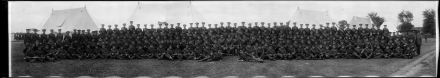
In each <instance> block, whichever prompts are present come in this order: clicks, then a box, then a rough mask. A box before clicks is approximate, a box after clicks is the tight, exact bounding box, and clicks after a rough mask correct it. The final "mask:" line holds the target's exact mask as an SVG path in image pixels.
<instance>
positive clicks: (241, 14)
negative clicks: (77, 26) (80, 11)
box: [9, 1, 438, 32]
mask: <svg viewBox="0 0 440 78" xmlns="http://www.w3.org/2000/svg"><path fill="white" fill-rule="evenodd" d="M166 2H168V1H141V2H140V3H141V4H160V3H166ZM191 3H192V5H193V7H194V8H196V9H197V11H198V13H199V15H201V16H202V18H204V21H205V22H206V23H207V24H218V23H220V22H225V23H226V22H232V23H238V24H239V25H241V23H240V22H242V21H244V22H246V23H254V22H266V23H272V22H287V21H288V20H289V19H291V18H292V16H293V14H294V13H295V11H296V10H297V9H298V8H300V9H306V10H315V11H323V12H328V14H329V16H330V17H331V18H332V20H333V21H336V22H337V21H340V20H347V21H348V22H349V21H350V20H351V19H352V17H353V16H359V17H365V16H367V14H368V13H370V12H377V13H378V15H379V16H381V17H384V18H385V20H386V21H385V24H395V25H396V23H397V21H398V19H397V14H398V13H399V12H401V11H402V10H408V11H410V12H412V13H413V15H414V20H413V21H412V23H413V24H414V25H415V26H416V27H421V26H422V25H423V15H422V11H424V10H426V9H434V10H435V11H436V13H437V12H438V10H437V9H438V8H437V7H438V1H192V2H191ZM137 5H138V1H9V28H10V30H11V31H12V32H25V29H27V28H37V29H40V28H42V26H43V25H44V23H45V21H46V20H47V19H48V17H49V15H50V14H51V12H52V9H53V10H63V9H71V8H80V7H84V6H86V7H87V10H88V12H89V13H90V14H91V16H92V18H94V20H95V22H96V23H97V24H98V25H97V26H99V27H101V26H100V25H101V24H105V25H109V24H110V25H114V24H118V25H121V24H122V23H128V21H130V20H131V16H132V14H133V12H134V11H135V8H136V7H137ZM158 17H160V15H158V16H157V17H150V18H148V19H151V18H158ZM139 18H143V17H139ZM145 19H147V18H145ZM158 21H160V20H158ZM134 23H135V24H137V23H136V21H135V22H134ZM141 25H143V24H141ZM395 25H388V27H394V26H395ZM106 27H107V26H106ZM119 27H121V26H119ZM141 27H143V26H141Z"/></svg>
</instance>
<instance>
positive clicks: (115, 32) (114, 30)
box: [113, 24, 121, 35]
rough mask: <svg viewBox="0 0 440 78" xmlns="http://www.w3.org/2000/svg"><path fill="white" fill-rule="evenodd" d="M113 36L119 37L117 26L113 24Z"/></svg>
mask: <svg viewBox="0 0 440 78" xmlns="http://www.w3.org/2000/svg"><path fill="white" fill-rule="evenodd" d="M113 34H116V35H119V34H121V32H120V31H119V29H118V24H115V28H113Z"/></svg>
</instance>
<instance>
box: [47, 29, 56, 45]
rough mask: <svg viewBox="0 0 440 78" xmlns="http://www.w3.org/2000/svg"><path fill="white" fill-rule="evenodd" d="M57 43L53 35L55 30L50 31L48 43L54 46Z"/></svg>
mask: <svg viewBox="0 0 440 78" xmlns="http://www.w3.org/2000/svg"><path fill="white" fill-rule="evenodd" d="M55 41H56V37H55V34H54V33H53V29H50V33H49V35H48V43H51V44H52V45H53V43H55Z"/></svg>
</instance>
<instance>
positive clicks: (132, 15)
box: [128, 2, 140, 21]
mask: <svg viewBox="0 0 440 78" xmlns="http://www.w3.org/2000/svg"><path fill="white" fill-rule="evenodd" d="M139 5H140V2H138V5H136V8H134V11H133V13H132V14H131V17H130V19H128V21H131V20H133V17H134V15H135V12H136V11H137V8H138V7H139Z"/></svg>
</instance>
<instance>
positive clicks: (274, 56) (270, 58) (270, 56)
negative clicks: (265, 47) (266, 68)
mask: <svg viewBox="0 0 440 78" xmlns="http://www.w3.org/2000/svg"><path fill="white" fill-rule="evenodd" d="M276 56H277V55H275V54H270V55H269V60H271V61H275V60H276Z"/></svg>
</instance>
